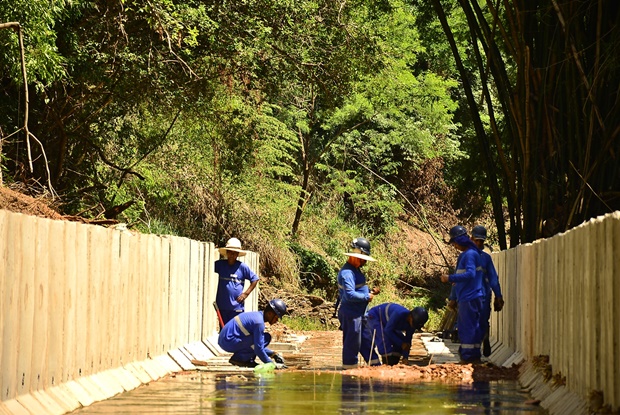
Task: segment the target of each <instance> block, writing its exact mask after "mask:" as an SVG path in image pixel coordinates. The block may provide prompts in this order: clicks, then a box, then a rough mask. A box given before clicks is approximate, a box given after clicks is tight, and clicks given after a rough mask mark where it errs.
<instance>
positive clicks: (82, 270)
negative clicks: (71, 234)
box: [70, 226, 92, 402]
mask: <svg viewBox="0 0 620 415" xmlns="http://www.w3.org/2000/svg"><path fill="white" fill-rule="evenodd" d="M88 244H89V238H88V226H78V227H76V229H75V250H76V254H75V258H76V262H75V272H76V291H75V304H76V308H77V310H76V315H75V317H76V318H75V328H74V330H75V333H76V336H75V343H74V345H73V346H72V347H73V349H74V350H73V353H74V354H75V359H74V362H75V364H74V366H73V367H72V368H71V372H72V373H71V376H70V378H71V379H73V380H75V379H77V378H79V377H80V376H83V375H88V374H89V373H90V370H91V366H90V364H89V362H88V359H87V350H88V348H89V346H90V344H89V340H88V339H89V338H90V325H89V324H88V323H89V313H91V312H92V311H91V310H90V308H91V307H90V297H89V289H90V280H91V276H90V273H89V270H88V269H89V255H90V253H89V250H88ZM80 402H82V401H80Z"/></svg>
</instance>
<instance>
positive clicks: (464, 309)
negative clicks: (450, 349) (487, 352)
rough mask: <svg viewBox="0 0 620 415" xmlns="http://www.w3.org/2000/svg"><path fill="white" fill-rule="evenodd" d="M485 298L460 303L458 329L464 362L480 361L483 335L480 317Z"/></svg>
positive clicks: (460, 349)
mask: <svg viewBox="0 0 620 415" xmlns="http://www.w3.org/2000/svg"><path fill="white" fill-rule="evenodd" d="M483 300H484V298H483V297H479V298H474V299H473V300H470V301H462V302H459V312H458V323H457V324H458V328H459V339H460V340H461V345H460V346H459V354H460V355H461V359H462V360H464V361H471V360H479V359H480V343H481V342H482V337H483V334H484V333H482V330H481V329H480V315H481V311H482V302H483Z"/></svg>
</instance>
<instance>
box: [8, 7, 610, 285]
mask: <svg viewBox="0 0 620 415" xmlns="http://www.w3.org/2000/svg"><path fill="white" fill-rule="evenodd" d="M618 8H619V6H618V5H617V4H616V2H602V1H576V0H538V1H528V2H523V1H512V2H511V1H503V2H491V1H467V0H432V1H431V2H423V1H418V0H382V1H370V0H354V1H349V2H341V1H332V0H300V1H290V0H270V1H266V0H238V1H232V2H222V1H177V0H150V1H148V2H143V1H137V0H125V1H120V2H110V1H94V2H93V1H83V0H74V1H71V2H69V1H60V2H52V3H50V2H45V1H42V0H28V1H26V0H16V1H13V2H3V3H1V4H0V22H18V23H19V24H20V26H21V28H22V31H23V35H24V45H25V50H24V56H25V57H26V68H27V73H28V78H27V87H28V91H29V99H28V101H29V102H28V103H27V104H28V116H29V118H28V120H29V130H30V131H31V132H32V134H33V136H34V137H36V138H37V139H38V140H39V141H40V144H41V145H40V146H38V147H36V146H35V147H34V148H33V149H32V150H31V151H32V152H31V153H29V152H28V150H27V148H26V146H25V143H26V138H27V137H26V136H25V132H24V131H21V130H20V127H21V125H22V124H23V122H24V117H25V109H26V102H24V100H25V97H24V94H23V92H22V91H23V78H22V73H21V69H20V63H19V59H20V50H19V41H18V33H17V32H15V31H13V30H10V29H3V30H0V45H1V46H0V67H1V68H2V78H1V83H0V94H1V95H2V99H1V100H0V138H1V139H2V147H1V149H2V168H3V179H4V180H5V181H7V182H11V181H15V182H24V183H27V184H29V185H38V186H40V187H52V188H53V190H54V192H56V193H57V194H58V195H59V200H60V203H61V205H62V206H61V209H62V210H63V211H64V212H65V213H68V214H80V215H83V216H90V217H105V218H109V219H116V220H123V221H125V222H127V223H129V224H130V226H132V227H135V228H138V229H140V230H142V231H146V232H157V233H172V234H178V235H184V236H188V237H192V238H196V239H202V240H212V241H216V243H217V242H223V241H225V240H226V239H227V238H228V237H230V236H238V237H241V238H242V239H243V238H244V237H246V238H245V240H248V241H250V245H251V246H250V248H254V249H257V250H259V251H260V252H261V254H262V257H264V258H265V259H266V263H267V265H266V266H267V267H268V268H269V270H271V271H273V270H276V269H277V270H279V271H277V272H279V273H295V271H294V270H293V268H294V267H295V265H292V263H291V261H289V260H287V259H286V258H282V257H281V256H279V255H277V254H275V252H295V253H296V255H298V256H304V255H305V254H304V255H301V254H300V252H301V253H303V252H305V251H304V249H310V250H314V251H317V252H324V253H326V254H328V255H329V254H330V253H333V252H336V249H335V246H336V245H335V244H337V243H338V242H337V241H340V243H341V241H342V239H343V236H344V235H349V234H351V233H364V234H366V235H373V236H376V237H377V238H381V237H382V236H385V235H388V234H389V233H390V232H391V230H392V229H393V228H394V226H395V224H396V221H397V219H403V218H404V220H411V221H413V223H414V224H416V226H420V227H424V226H426V225H428V223H427V222H428V220H433V215H434V216H435V217H437V216H439V215H441V214H442V212H435V213H433V212H431V211H432V209H429V207H430V206H431V204H432V203H433V202H431V200H435V199H437V198H443V199H446V203H447V204H452V206H453V207H454V209H455V212H457V213H459V212H460V214H461V215H462V216H461V219H460V220H462V221H467V220H468V218H471V217H476V215H479V214H480V213H481V212H482V211H484V210H485V209H486V208H487V207H488V208H489V209H490V210H491V211H492V212H493V215H494V217H495V223H496V227H497V231H496V234H497V242H498V244H499V245H500V246H501V247H506V246H507V245H508V243H507V241H508V240H509V241H510V244H511V245H512V246H514V245H517V244H519V243H523V242H530V241H533V240H535V239H536V238H540V237H545V236H550V235H552V234H554V233H557V232H561V231H563V230H566V229H568V228H570V227H573V226H575V225H577V224H579V223H581V222H582V221H584V220H586V219H588V218H590V217H593V216H596V215H600V214H602V213H606V212H609V211H612V210H616V209H618V208H619V207H620V198H619V197H618V195H619V194H620V193H619V190H620V189H619V188H618V187H619V186H620V181H618V180H617V177H618V166H619V163H618V162H617V157H618V152H619V151H620V148H619V144H618V143H619V140H617V136H618V133H619V132H620V128H619V127H618V122H617V120H618V119H619V117H618V110H619V107H618V99H617V96H618V94H617V91H618V79H619V77H618V75H619V74H618V70H619V65H618V58H617V57H616V54H615V53H614V52H613V51H614V50H615V48H616V46H617V45H618V42H619V41H620V39H619V35H618V30H617V29H616V27H617V23H618V18H619V11H618ZM43 156H45V157H43ZM31 161H32V165H33V167H34V169H33V171H30V169H29V165H30V162H31ZM48 184H49V185H48ZM413 202H415V203H413ZM412 207H413V208H414V210H415V211H416V212H417V213H414V212H412ZM429 215H430V218H429ZM435 225H436V226H435V227H434V229H433V230H432V232H434V233H441V232H444V231H445V230H446V229H443V228H441V226H440V225H439V221H435ZM317 245H320V247H317ZM305 257H308V258H313V256H312V255H305ZM273 272H276V271H273Z"/></svg>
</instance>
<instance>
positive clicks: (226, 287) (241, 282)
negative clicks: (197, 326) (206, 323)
mask: <svg viewBox="0 0 620 415" xmlns="http://www.w3.org/2000/svg"><path fill="white" fill-rule="evenodd" d="M218 250H219V252H220V255H221V256H222V259H219V260H217V261H215V272H217V274H218V275H219V279H218V284H217V294H216V296H215V304H216V310H217V312H218V314H219V317H221V322H220V325H222V326H223V325H224V324H226V323H228V322H229V321H230V320H232V319H233V318H234V317H235V316H237V315H239V314H240V313H243V312H244V311H245V306H244V301H245V299H246V298H248V296H249V295H250V293H251V292H252V290H254V288H256V286H257V285H258V280H259V278H258V275H256V273H254V271H252V270H251V269H250V267H249V266H248V265H247V264H245V263H243V262H241V261H239V260H238V259H237V258H239V257H242V256H245V254H246V253H247V251H244V250H243V249H241V241H239V239H237V238H230V239H229V240H228V241H227V242H226V246H225V247H222V248H218ZM246 280H247V281H249V282H250V285H249V286H248V288H247V289H246V290H245V291H244V287H245V281H246Z"/></svg>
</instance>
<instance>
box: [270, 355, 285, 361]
mask: <svg viewBox="0 0 620 415" xmlns="http://www.w3.org/2000/svg"><path fill="white" fill-rule="evenodd" d="M271 358H272V359H273V361H274V362H276V363H280V364H284V358H283V357H282V356H280V355H279V354H277V353H274V354H273V356H271Z"/></svg>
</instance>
